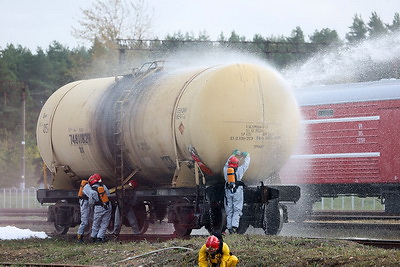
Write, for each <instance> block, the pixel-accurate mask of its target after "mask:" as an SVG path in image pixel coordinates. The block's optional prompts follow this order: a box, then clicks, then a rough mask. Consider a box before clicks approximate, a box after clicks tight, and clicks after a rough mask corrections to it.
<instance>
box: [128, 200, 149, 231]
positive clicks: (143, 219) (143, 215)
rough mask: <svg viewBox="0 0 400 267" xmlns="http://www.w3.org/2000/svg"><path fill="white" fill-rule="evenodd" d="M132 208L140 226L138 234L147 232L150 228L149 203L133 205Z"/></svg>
mask: <svg viewBox="0 0 400 267" xmlns="http://www.w3.org/2000/svg"><path fill="white" fill-rule="evenodd" d="M130 209H132V211H133V213H134V214H135V216H136V221H137V224H138V228H139V233H138V234H144V233H146V231H147V229H148V228H149V213H148V209H147V205H145V204H142V205H136V206H131V207H130Z"/></svg>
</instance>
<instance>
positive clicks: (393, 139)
mask: <svg viewBox="0 0 400 267" xmlns="http://www.w3.org/2000/svg"><path fill="white" fill-rule="evenodd" d="M296 94H297V99H298V101H299V105H300V108H301V112H302V116H303V120H302V125H303V126H304V135H303V138H302V140H301V141H300V144H301V145H300V146H299V147H298V149H297V151H296V152H295V153H294V155H293V156H292V157H291V158H290V160H289V161H288V163H287V165H286V166H285V168H284V169H283V170H282V172H281V178H282V181H283V183H285V181H290V183H293V182H294V183H296V184H299V185H300V186H301V187H302V198H301V200H300V202H301V203H302V204H303V205H304V207H305V213H304V212H303V214H308V213H309V212H310V211H311V209H312V204H313V203H314V202H316V201H319V200H320V199H321V197H337V196H338V195H357V196H359V197H379V198H380V199H381V202H382V203H383V204H385V211H386V212H388V213H399V212H400V184H399V182H400V142H399V138H398V136H399V132H400V123H399V122H400V80H381V81H376V82H364V83H355V84H340V85H326V86H313V87H309V88H303V89H298V90H297V92H296Z"/></svg>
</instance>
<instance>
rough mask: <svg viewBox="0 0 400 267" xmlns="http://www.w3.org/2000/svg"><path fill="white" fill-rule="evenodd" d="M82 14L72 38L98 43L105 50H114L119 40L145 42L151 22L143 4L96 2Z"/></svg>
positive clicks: (114, 0) (133, 1) (133, 0)
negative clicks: (103, 46) (129, 39)
mask: <svg viewBox="0 0 400 267" xmlns="http://www.w3.org/2000/svg"><path fill="white" fill-rule="evenodd" d="M82 13H83V18H82V19H81V20H79V21H78V22H79V24H80V26H81V27H80V28H74V27H73V29H72V34H73V35H74V36H75V37H76V38H79V39H83V40H87V41H90V42H91V43H94V41H95V40H97V41H99V42H101V43H102V44H104V45H105V46H106V47H108V48H114V47H115V41H116V39H118V38H136V39H141V38H144V37H145V35H146V34H148V33H150V29H151V24H152V19H153V15H152V14H150V13H148V11H147V5H146V4H145V1H144V0H97V1H96V2H94V4H93V5H92V7H90V8H88V9H82Z"/></svg>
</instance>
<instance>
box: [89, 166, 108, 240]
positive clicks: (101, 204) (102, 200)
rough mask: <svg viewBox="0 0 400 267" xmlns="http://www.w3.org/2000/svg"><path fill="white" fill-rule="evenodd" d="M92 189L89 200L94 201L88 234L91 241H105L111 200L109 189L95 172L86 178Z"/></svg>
mask: <svg viewBox="0 0 400 267" xmlns="http://www.w3.org/2000/svg"><path fill="white" fill-rule="evenodd" d="M88 181H89V184H90V186H91V187H92V190H93V191H94V192H95V194H91V198H92V199H91V201H90V202H92V201H93V203H94V214H93V224H92V232H91V234H90V237H91V240H92V242H105V241H107V239H106V237H105V236H106V230H107V227H108V224H109V223H110V219H111V211H112V208H111V202H110V201H109V198H108V197H109V196H110V191H109V190H108V188H107V186H106V185H104V184H102V180H101V176H100V175H99V174H97V173H95V174H93V175H92V176H90V177H89V179H88Z"/></svg>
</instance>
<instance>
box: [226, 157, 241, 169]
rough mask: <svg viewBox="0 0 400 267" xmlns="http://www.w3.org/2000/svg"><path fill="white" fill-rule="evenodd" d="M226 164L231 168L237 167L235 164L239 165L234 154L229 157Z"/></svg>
mask: <svg viewBox="0 0 400 267" xmlns="http://www.w3.org/2000/svg"><path fill="white" fill-rule="evenodd" d="M228 166H229V167H231V168H237V166H239V159H238V158H237V157H235V156H233V157H230V159H229V162H228Z"/></svg>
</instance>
